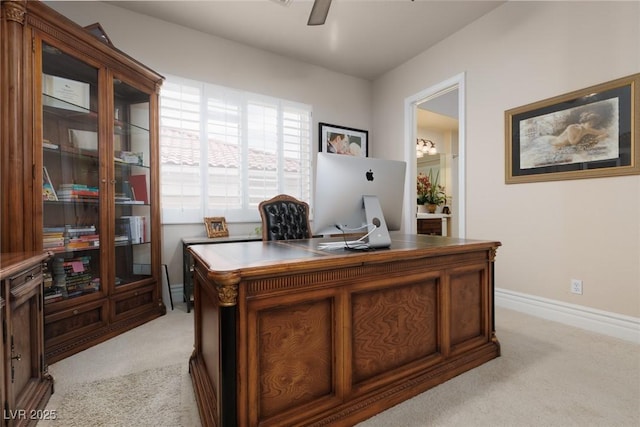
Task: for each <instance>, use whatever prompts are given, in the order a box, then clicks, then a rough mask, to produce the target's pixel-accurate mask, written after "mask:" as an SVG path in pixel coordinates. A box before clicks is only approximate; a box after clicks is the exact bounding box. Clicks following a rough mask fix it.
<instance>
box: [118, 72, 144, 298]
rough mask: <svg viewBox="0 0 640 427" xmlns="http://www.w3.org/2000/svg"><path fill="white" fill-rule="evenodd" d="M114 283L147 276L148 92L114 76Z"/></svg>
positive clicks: (122, 283) (126, 282)
mask: <svg viewBox="0 0 640 427" xmlns="http://www.w3.org/2000/svg"><path fill="white" fill-rule="evenodd" d="M113 93H114V111H113V117H114V123H113V171H114V177H115V192H114V197H115V243H116V244H115V264H116V265H115V271H116V273H115V287H116V289H118V288H119V287H120V288H122V287H123V286H124V285H126V284H128V283H132V282H136V281H139V280H142V279H145V278H147V277H151V271H152V270H151V235H152V234H151V203H152V202H153V200H151V199H150V195H151V192H150V188H149V185H150V183H151V174H150V159H151V152H150V147H151V145H150V135H149V122H150V110H149V106H150V103H149V101H150V96H149V94H147V93H144V92H142V91H140V90H138V89H136V88H134V87H133V86H130V85H129V84H127V83H125V82H123V81H121V80H119V79H117V78H114V79H113Z"/></svg>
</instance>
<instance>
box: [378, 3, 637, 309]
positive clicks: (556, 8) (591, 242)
mask: <svg viewBox="0 0 640 427" xmlns="http://www.w3.org/2000/svg"><path fill="white" fill-rule="evenodd" d="M461 72H465V73H466V114H467V116H466V117H467V119H466V135H467V144H466V146H467V152H466V160H467V170H466V172H467V177H466V181H467V182H466V184H467V224H466V226H467V228H466V230H467V237H468V238H476V239H490V240H499V241H501V242H502V244H503V246H502V247H501V248H500V249H499V250H498V254H497V259H496V286H497V287H500V288H504V289H508V290H511V291H515V292H521V293H524V294H529V295H535V296H538V297H542V298H548V299H552V300H557V301H562V302H565V303H570V304H578V305H582V306H586V307H591V308H593V309H597V310H603V311H607V312H614V313H619V314H622V315H626V316H634V317H639V316H640V176H637V175H636V176H630V177H618V178H614V177H612V178H598V179H586V180H573V181H560V182H546V183H529V184H515V185H505V183H504V139H505V136H504V111H505V110H508V109H510V108H514V107H517V106H521V105H525V104H529V103H531V102H534V101H539V100H542V99H545V98H549V97H553V96H556V95H560V94H563V93H567V92H570V91H573V90H577V89H581V88H584V87H588V86H591V85H595V84H599V83H603V82H606V81H608V80H612V79H615V78H619V77H623V76H626V75H630V74H634V73H638V72H640V3H638V2H508V3H506V4H505V5H504V6H501V7H500V8H498V9H496V10H494V11H493V12H491V13H489V14H488V15H486V16H484V17H483V18H481V19H480V20H478V21H476V22H474V23H472V24H471V25H469V26H468V27H466V28H465V29H463V30H462V31H459V32H458V33H456V34H454V35H453V36H451V37H450V38H448V39H447V40H445V41H443V42H441V43H440V44H438V45H436V46H435V47H433V48H431V49H429V50H427V51H425V52H423V53H422V54H420V55H419V56H417V57H416V58H414V59H412V60H411V61H409V62H408V63H406V64H404V65H402V66H400V67H398V68H396V69H395V70H393V71H391V72H389V73H387V74H386V75H385V76H383V77H382V78H380V79H378V80H377V81H376V82H374V90H373V105H374V110H373V120H372V123H373V124H374V128H373V131H374V132H375V134H376V140H378V141H396V142H395V143H394V144H388V145H384V146H381V145H374V146H373V150H372V152H373V155H374V156H376V157H387V158H395V159H402V158H403V156H404V148H403V144H404V142H402V140H403V138H400V137H399V136H400V135H404V117H403V114H404V112H403V107H404V100H405V98H407V97H409V96H412V95H413V94H416V93H418V92H420V91H422V90H424V89H425V88H428V87H431V86H433V85H435V84H437V83H439V82H441V81H443V80H446V79H449V78H451V77H453V76H455V75H457V74H459V73H461ZM638 114H639V113H638V111H636V118H635V120H636V125H640V120H639V119H638V117H639V116H638ZM571 278H578V279H582V280H583V281H584V294H583V295H581V296H580V295H574V294H571V293H570V292H569V283H570V279H571Z"/></svg>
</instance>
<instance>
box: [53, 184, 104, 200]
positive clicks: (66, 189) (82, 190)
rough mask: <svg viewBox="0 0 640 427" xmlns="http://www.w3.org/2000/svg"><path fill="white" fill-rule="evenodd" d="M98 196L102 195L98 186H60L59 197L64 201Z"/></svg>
mask: <svg viewBox="0 0 640 427" xmlns="http://www.w3.org/2000/svg"><path fill="white" fill-rule="evenodd" d="M98 197H100V191H99V189H98V187H92V186H89V185H85V184H62V185H60V187H58V199H59V200H62V201H74V200H81V199H97V198H98Z"/></svg>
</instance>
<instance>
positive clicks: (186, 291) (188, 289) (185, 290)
mask: <svg viewBox="0 0 640 427" xmlns="http://www.w3.org/2000/svg"><path fill="white" fill-rule="evenodd" d="M256 240H262V237H260V236H248V237H185V238H183V239H182V295H184V302H186V303H187V313H189V312H190V311H191V306H192V305H193V283H192V280H191V278H192V276H193V258H192V257H191V253H190V252H189V251H188V248H189V246H192V245H210V244H214V243H230V242H252V241H256Z"/></svg>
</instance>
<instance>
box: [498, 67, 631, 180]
mask: <svg viewBox="0 0 640 427" xmlns="http://www.w3.org/2000/svg"><path fill="white" fill-rule="evenodd" d="M639 86H640V74H634V75H631V76H627V77H623V78H620V79H617V80H613V81H610V82H607V83H603V84H600V85H596V86H591V87H588V88H585V89H582V90H578V91H575V92H571V93H567V94H564V95H560V96H557V97H554V98H550V99H545V100H543V101H538V102H535V103H533V104H529V105H525V106H523V107H518V108H514V109H511V110H508V111H506V112H505V134H506V135H505V168H506V171H505V182H506V183H507V184H514V183H524V182H536V181H555V180H565V179H579V178H596V177H605V176H620V175H633V174H640V147H639V145H640V125H639V124H638V123H639V119H638V117H639V113H638V108H640V88H639Z"/></svg>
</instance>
